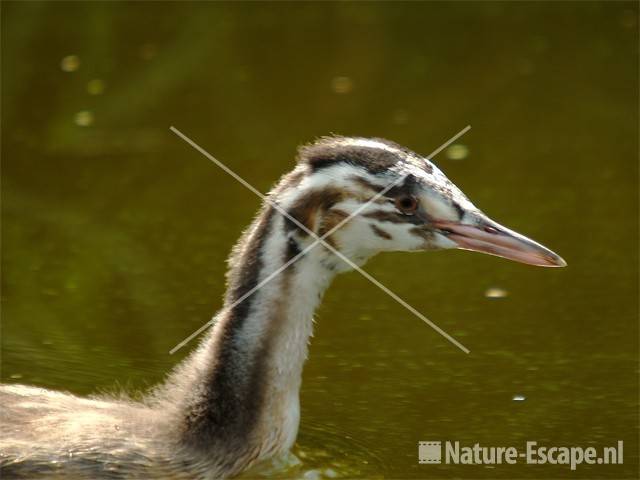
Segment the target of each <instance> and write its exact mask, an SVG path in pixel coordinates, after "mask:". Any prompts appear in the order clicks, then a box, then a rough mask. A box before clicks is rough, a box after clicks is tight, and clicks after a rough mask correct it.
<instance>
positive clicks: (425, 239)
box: [272, 136, 566, 267]
mask: <svg viewBox="0 0 640 480" xmlns="http://www.w3.org/2000/svg"><path fill="white" fill-rule="evenodd" d="M298 160H299V162H298V167H297V168H296V170H294V172H292V173H291V174H290V177H289V179H288V180H287V179H285V181H284V182H283V183H282V184H281V185H283V186H284V188H281V189H278V188H277V189H276V190H274V192H272V196H274V197H276V201H277V202H278V203H279V204H280V205H282V206H284V207H285V208H287V210H288V212H289V213H290V214H291V215H292V216H293V217H295V218H296V219H297V220H298V221H299V222H301V223H302V224H304V225H305V226H306V227H307V228H308V229H309V230H311V231H313V232H314V233H316V234H317V235H318V236H322V235H325V234H326V233H328V232H330V231H331V230H332V228H333V227H335V226H336V225H338V224H339V223H340V222H342V220H343V219H345V218H346V217H347V216H349V215H352V214H353V213H354V212H357V213H356V215H355V216H354V217H353V218H351V219H350V220H349V221H348V222H346V223H344V224H343V225H342V226H341V227H340V228H339V229H337V230H336V231H335V232H333V233H331V234H330V235H329V236H327V238H326V239H325V241H327V242H328V243H330V244H331V245H333V246H334V247H335V248H337V249H338V250H340V251H341V253H343V254H345V255H346V256H348V257H350V258H352V259H353V260H354V261H356V262H359V263H362V262H363V261H365V260H366V259H367V258H369V257H371V256H372V255H374V254H376V253H378V252H382V251H415V250H437V249H450V248H459V249H464V250H473V251H477V252H482V253H487V254H490V255H496V256H500V257H504V258H507V259H510V260H515V261H518V262H522V263H527V264H530V265H539V266H545V267H562V266H565V265H566V263H565V261H564V260H563V259H562V258H561V257H560V256H558V255H557V254H555V253H554V252H552V251H551V250H549V249H547V248H545V247H543V246H542V245H540V244H538V243H536V242H534V241H533V240H531V239H529V238H527V237H525V236H523V235H520V234H518V233H516V232H514V231H512V230H509V229H508V228H506V227H503V226H502V225H499V224H498V223H496V222H494V221H493V220H491V219H490V218H489V217H487V216H486V215H485V214H484V213H482V212H481V211H480V210H479V209H478V208H476V207H475V206H474V205H473V204H472V203H471V201H469V199H468V198H467V197H466V196H465V195H464V194H463V193H462V192H461V191H460V189H458V188H457V187H456V186H455V185H454V184H453V183H452V182H451V181H450V180H449V179H448V178H447V177H446V176H445V175H444V174H443V173H442V172H441V171H440V170H439V169H438V168H437V167H436V166H435V165H434V164H433V163H432V162H431V161H429V160H428V159H426V158H424V157H422V156H420V155H418V154H416V153H414V152H412V151H410V150H408V149H406V148H404V147H402V146H400V145H398V144H395V143H392V142H389V141H387V140H382V139H367V138H350V137H335V136H334V137H324V138H321V139H320V140H318V141H316V142H314V143H312V144H310V145H307V146H304V147H302V148H301V149H300V151H299V155H298ZM389 187H391V188H389ZM386 189H388V191H384V190H386ZM383 191H384V193H383V194H382V195H380V196H379V198H377V199H375V200H374V201H373V202H371V203H369V204H368V205H366V206H365V204H367V202H369V201H370V200H371V199H372V198H374V197H375V196H376V195H378V194H380V193H381V192H383ZM288 235H289V239H290V241H291V242H292V243H293V244H294V245H295V246H296V249H298V247H299V248H303V247H304V245H306V244H310V243H312V242H313V241H314V239H313V238H312V237H311V236H310V235H308V233H306V232H304V230H302V229H300V228H299V227H298V226H296V225H295V223H294V222H288Z"/></svg>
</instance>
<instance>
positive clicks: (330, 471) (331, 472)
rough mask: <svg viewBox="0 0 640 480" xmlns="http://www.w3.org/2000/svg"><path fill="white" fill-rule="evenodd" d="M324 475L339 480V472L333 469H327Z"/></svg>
mask: <svg viewBox="0 0 640 480" xmlns="http://www.w3.org/2000/svg"><path fill="white" fill-rule="evenodd" d="M324 475H325V477H327V478H338V472H336V471H335V470H334V469H333V468H325V469H324Z"/></svg>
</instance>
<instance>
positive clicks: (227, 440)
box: [183, 206, 334, 470]
mask: <svg viewBox="0 0 640 480" xmlns="http://www.w3.org/2000/svg"><path fill="white" fill-rule="evenodd" d="M298 249H299V247H298V246H297V245H296V244H295V242H292V241H291V240H290V239H289V238H288V236H287V228H286V225H285V221H284V219H283V217H282V215H280V214H279V213H277V212H275V210H274V209H273V208H272V207H270V206H266V207H264V208H263V210H262V211H261V213H260V214H259V215H258V217H257V218H256V219H255V221H254V222H253V224H252V225H251V226H250V227H249V229H248V230H247V231H246V232H245V233H244V235H243V236H242V238H241V239H240V241H239V242H238V244H237V245H236V247H235V248H234V251H233V253H232V256H231V258H230V261H229V263H230V270H229V273H228V283H229V286H228V290H227V294H226V297H225V307H224V309H223V311H222V313H221V314H220V315H219V316H218V318H217V323H216V325H215V326H214V328H213V329H212V331H211V334H210V335H209V337H208V338H207V339H205V341H203V343H202V344H201V346H200V348H199V349H198V350H197V351H196V352H195V354H194V355H193V356H192V357H191V358H190V360H187V363H188V364H190V365H191V368H190V370H189V372H191V375H192V377H196V378H195V382H194V383H193V384H192V387H193V388H192V389H191V392H190V393H189V394H188V395H189V396H188V398H187V399H186V405H183V411H184V413H185V414H186V416H185V422H184V424H185V431H184V435H183V436H184V439H185V440H186V441H187V442H188V443H189V444H191V445H193V446H198V447H203V446H204V447H205V448H214V449H216V450H220V449H222V450H223V451H224V450H227V451H230V452H233V455H230V457H231V458H233V457H235V458H236V459H237V458H238V457H237V456H238V452H245V455H247V456H250V457H251V458H252V459H259V458H263V457H267V456H271V455H273V454H276V453H279V452H284V451H286V450H288V449H289V448H290V447H291V445H292V444H293V442H294V441H295V437H296V435H297V430H298V423H299V417H300V409H299V390H300V383H301V375H302V367H303V364H304V361H305V359H306V357H307V343H308V341H309V337H310V335H311V334H312V316H313V312H314V310H315V308H316V306H317V305H318V303H319V302H320V299H321V297H322V294H323V293H324V290H325V289H326V287H327V286H328V284H329V283H330V280H331V279H332V277H333V275H334V273H333V271H332V269H330V268H327V267H326V266H324V265H323V261H322V259H323V257H324V256H326V255H327V253H326V252H325V251H323V249H322V248H319V247H318V248H314V249H313V250H311V251H310V252H308V253H307V254H305V255H304V257H302V258H300V259H299V260H298V261H297V262H296V263H294V264H293V265H291V266H289V268H287V269H286V270H284V271H283V272H282V273H280V274H279V275H277V276H276V277H274V278H273V279H272V280H270V281H269V282H268V283H266V284H265V285H264V286H263V287H261V288H260V289H258V290H257V291H256V292H255V293H253V294H252V295H251V296H249V297H248V298H247V299H246V300H244V301H243V302H241V303H239V304H238V305H236V306H233V304H234V302H236V301H237V300H238V299H239V298H240V297H242V296H243V295H244V294H246V293H247V292H249V291H250V290H251V289H253V288H254V287H255V286H256V285H258V284H259V283H260V282H261V281H262V280H264V279H265V278H267V277H268V276H269V275H271V274H272V273H273V272H275V271H276V270H277V269H278V268H280V267H281V266H282V265H283V264H284V263H285V262H286V261H287V260H288V259H289V258H291V256H293V255H295V254H296V253H297V251H299V250H298ZM325 263H326V262H325ZM193 366H196V367H195V368H194V367H193ZM241 456H242V455H241ZM245 460H246V458H245ZM239 461H240V462H243V460H239ZM229 468H230V469H232V470H233V469H234V468H233V466H231V465H230V466H229Z"/></svg>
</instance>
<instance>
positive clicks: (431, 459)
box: [418, 442, 442, 463]
mask: <svg viewBox="0 0 640 480" xmlns="http://www.w3.org/2000/svg"><path fill="white" fill-rule="evenodd" d="M418 463H442V442H418Z"/></svg>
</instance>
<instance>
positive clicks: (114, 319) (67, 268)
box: [2, 2, 639, 478]
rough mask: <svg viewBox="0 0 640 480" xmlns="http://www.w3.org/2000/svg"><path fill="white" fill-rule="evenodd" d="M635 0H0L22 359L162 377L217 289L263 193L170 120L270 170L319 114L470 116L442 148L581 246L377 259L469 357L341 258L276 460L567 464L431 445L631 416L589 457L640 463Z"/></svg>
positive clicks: (284, 164) (411, 469)
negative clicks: (420, 456)
mask: <svg viewBox="0 0 640 480" xmlns="http://www.w3.org/2000/svg"><path fill="white" fill-rule="evenodd" d="M637 19H638V5H637V3H635V2H603V3H597V2H557V3H551V2H536V3H520V2H517V3H516V2H472V3H464V2H456V3H435V2H429V3H304V4H300V3H295V4H294V3H241V4H228V3H170V2H162V3H148V2H143V3H121V2H87V3H62V2H52V3H38V2H21V3H14V2H3V3H2V127H3V128H2V273H3V275H2V380H3V381H5V382H20V383H29V384H37V385H41V386H45V387H51V388H58V389H64V390H69V391H72V392H75V393H80V394H88V393H91V392H96V391H101V390H105V389H107V390H113V389H117V388H123V389H125V390H127V391H129V392H134V391H138V392H141V391H144V389H145V388H146V387H148V386H150V385H152V384H154V383H155V382H157V381H159V380H161V379H162V377H163V375H164V373H165V372H166V371H167V370H169V369H170V368H171V367H172V366H173V365H174V364H175V363H176V362H177V361H178V360H179V358H182V356H183V355H184V354H186V352H187V350H188V349H184V350H183V351H181V352H180V353H179V354H177V355H175V356H170V355H168V353H167V352H168V351H169V349H171V348H172V347H173V346H174V345H175V344H176V343H177V342H178V341H180V340H181V339H182V338H184V337H185V336H186V335H188V334H189V333H191V332H192V331H193V330H195V329H196V328H197V327H199V326H200V325H202V324H203V323H204V322H206V321H207V320H208V319H209V318H210V317H211V316H212V314H213V313H215V311H216V310H217V309H218V308H219V307H220V306H221V296H222V294H223V290H224V283H223V273H224V270H225V263H224V261H225V258H226V256H227V254H228V251H229V249H230V248H231V246H232V244H233V243H234V242H235V240H236V238H237V237H238V235H239V233H240V232H241V231H242V229H243V227H244V226H245V225H247V224H248V223H249V221H250V220H251V218H252V215H253V214H254V212H255V211H256V209H257V208H258V206H259V199H257V198H256V197H254V196H253V195H252V194H250V193H249V192H247V191H246V190H245V189H244V188H243V187H242V186H241V185H239V184H238V183H237V182H236V181H235V180H233V179H231V178H230V177H228V176H227V175H226V174H224V173H223V172H222V171H221V170H219V169H218V168H217V167H215V166H214V165H213V164H212V163H210V162H209V161H208V160H206V159H205V158H204V157H203V156H202V155H200V154H199V153H197V152H195V151H194V150H193V149H192V148H191V147H189V146H188V145H187V144H185V143H184V142H183V141H182V140H180V139H179V138H177V137H176V136H175V135H174V134H172V133H171V132H170V131H169V129H168V128H169V126H171V125H174V126H176V127H177V128H179V129H180V130H182V131H183V132H185V133H186V134H187V135H189V136H190V137H191V138H193V139H194V140H195V141H197V142H198V143H200V144H201V145H202V146H203V147H204V148H206V149H207V150H208V151H210V152H211V153H212V154H214V155H216V156H217V157H218V158H219V159H220V160H222V161H223V162H225V163H226V164H227V165H229V166H230V167H231V168H232V169H234V170H235V171H236V172H238V173H239V174H240V175H241V176H243V177H244V178H246V179H247V180H248V181H249V182H251V183H253V184H254V185H256V186H257V187H258V188H259V189H261V190H262V191H266V190H267V189H268V188H269V187H270V186H271V185H272V184H273V182H274V181H276V180H277V179H278V177H279V176H280V175H281V174H282V173H284V172H286V171H287V170H289V169H290V168H292V166H293V164H294V160H293V159H294V156H295V149H296V146H297V145H298V144H300V143H303V142H308V141H310V140H312V139H314V138H315V137H317V136H321V135H325V134H328V133H331V132H333V133H339V134H344V135H362V136H380V137H386V138H389V139H391V140H394V141H396V142H399V143H401V144H404V145H406V146H408V147H409V148H412V149H413V150H415V151H418V152H420V153H423V154H427V153H429V152H431V151H433V150H434V149H435V148H436V147H438V146H439V145H440V144H442V143H443V142H444V141H445V140H446V139H448V138H449V137H451V136H452V135H453V134H455V133H456V132H458V131H459V130H460V129H462V128H463V127H464V126H466V125H467V124H470V125H472V127H473V128H472V130H471V131H470V132H469V133H467V134H466V135H465V136H464V137H462V138H461V139H460V140H459V142H458V143H459V144H458V145H457V146H456V147H455V148H453V149H449V150H447V151H444V152H442V153H441V154H439V155H438V156H437V157H436V158H435V162H436V163H437V164H438V165H439V166H440V167H441V168H442V169H443V170H444V171H445V172H446V173H447V174H448V176H449V177H450V178H451V179H452V180H453V181H454V182H455V183H456V184H457V185H458V186H459V187H461V188H462V190H463V191H465V193H467V194H468V196H469V197H470V198H471V199H472V200H473V201H474V203H475V204H476V205H478V206H479V207H480V208H482V209H483V210H484V211H485V212H487V213H488V214H489V215H490V216H492V217H493V218H495V219H496V220H498V221H500V222H502V223H504V224H505V225H507V226H509V227H512V228H513V229H515V230H517V231H520V232H522V233H524V234H526V235H529V236H531V237H532V238H534V239H536V240H538V241H540V242H542V243H544V244H546V245H548V246H549V247H551V248H552V249H554V250H556V251H557V252H558V253H560V254H561V255H562V256H563V257H564V258H565V259H566V260H567V261H568V263H569V267H568V268H566V269H562V270H547V269H538V268H533V267H528V266H524V265H519V264H515V263H510V262H507V261H504V260H501V259H496V258H492V257H488V256H482V255H478V254H470V253H465V252H442V253H430V254H422V255H420V254H413V255H411V254H387V255H384V256H380V257H378V258H376V259H374V260H373V261H371V262H370V263H369V264H368V265H367V267H366V268H367V270H368V271H369V272H370V273H372V274H373V275H375V276H376V277H377V278H378V279H379V280H380V281H382V282H383V283H384V284H385V285H387V286H389V287H390V288H391V289H392V290H394V291H395V292H397V293H398V294H399V295H400V296H401V297H403V298H405V299H406V300H407V301H408V302H409V303H411V304H412V305H414V306H415V307H416V308H417V309H418V310H420V311H421V312H423V313H424V314H426V315H427V316H428V317H429V318H431V319H432V320H433V321H435V322H436V323H437V324H439V325H440V326H441V327H442V328H444V329H445V330H446V331H448V332H449V333H451V334H452V335H453V336H455V337H456V338H457V339H458V340H460V341H461V342H462V343H464V344H465V345H466V346H467V347H468V348H470V350H471V353H470V354H469V355H465V354H463V353H461V352H460V351H459V350H457V349H456V348H455V347H454V346H452V345H451V344H449V343H448V342H447V341H446V340H445V339H443V338H442V337H440V336H439V335H438V334H437V333H436V332H434V331H433V330H431V329H430V328H429V327H427V326H425V325H424V324H423V323H422V322H420V321H419V320H418V319H416V318H415V317H413V316H412V315H411V314H410V313H408V312H407V311H406V310H404V309H403V308H402V307H401V306H400V305H398V304H396V303H395V302H394V301H393V300H392V299H390V298H388V297H387V296H385V295H382V294H380V293H379V291H378V290H377V289H376V288H375V287H374V286H372V285H370V284H369V283H368V282H367V281H366V280H365V279H364V278H362V277H361V276H360V275H358V274H357V273H350V274H347V275H344V276H342V277H340V278H339V279H338V280H337V281H336V282H335V283H334V285H333V286H332V287H331V289H330V290H329V292H328V294H327V296H326V299H325V302H324V303H323V305H322V307H321V309H320V311H319V312H318V318H317V321H318V323H317V327H316V334H315V337H314V338H313V342H312V346H311V357H310V360H309V361H308V363H307V366H306V369H305V373H304V377H305V378H304V382H303V389H302V424H301V431H300V436H299V439H298V444H297V446H296V450H295V451H296V453H297V454H298V456H299V457H300V459H301V460H302V464H301V465H299V466H297V467H295V468H288V469H281V470H276V471H274V472H273V473H272V476H274V477H300V476H303V475H307V478H315V477H317V476H318V475H320V476H322V475H324V476H331V475H338V476H342V477H373V476H384V477H388V478H452V477H457V478H541V477H544V478H558V477H564V476H567V475H569V473H570V472H569V470H568V467H565V466H551V465H545V466H541V465H538V466H535V465H530V466H527V465H523V464H522V463H519V464H518V465H507V466H505V465H503V466H497V467H495V468H489V467H483V466H457V467H454V466H444V465H418V462H417V442H418V441H419V440H459V441H460V442H462V443H463V444H473V443H475V442H480V443H481V444H483V445H494V446H518V447H520V448H523V447H524V442H525V441H526V440H536V441H538V442H539V443H540V444H547V445H550V446H551V445H565V446H568V445H578V446H585V447H586V446H598V447H601V446H609V445H615V443H616V442H617V441H618V440H624V442H625V457H624V462H625V463H624V465H617V466H603V465H594V466H586V465H582V466H579V467H578V469H577V471H575V472H571V477H572V478H637V473H638V398H639V392H638V362H637V361H638V83H637V82H638V22H637ZM490 289H494V293H495V292H496V291H497V293H498V294H499V295H498V296H500V297H501V298H492V294H491V291H490ZM495 289H499V290H495ZM494 296H495V295H494ZM514 398H524V400H519V401H515V400H514Z"/></svg>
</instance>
